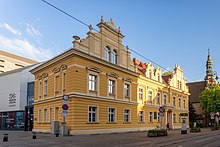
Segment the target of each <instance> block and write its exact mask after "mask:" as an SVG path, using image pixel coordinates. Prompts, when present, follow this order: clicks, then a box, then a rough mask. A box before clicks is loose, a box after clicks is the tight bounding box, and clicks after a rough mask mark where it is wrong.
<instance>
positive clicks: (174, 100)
mask: <svg viewBox="0 0 220 147" xmlns="http://www.w3.org/2000/svg"><path fill="white" fill-rule="evenodd" d="M173 106H174V107H175V106H176V97H175V96H174V97H173Z"/></svg>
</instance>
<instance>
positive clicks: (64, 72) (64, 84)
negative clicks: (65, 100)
mask: <svg viewBox="0 0 220 147" xmlns="http://www.w3.org/2000/svg"><path fill="white" fill-rule="evenodd" d="M65 91H66V71H63V72H62V94H64V93H65Z"/></svg>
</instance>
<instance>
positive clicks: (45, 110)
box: [44, 109, 47, 123]
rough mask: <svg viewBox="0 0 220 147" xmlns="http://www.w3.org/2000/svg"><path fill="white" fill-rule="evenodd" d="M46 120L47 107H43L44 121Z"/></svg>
mask: <svg viewBox="0 0 220 147" xmlns="http://www.w3.org/2000/svg"><path fill="white" fill-rule="evenodd" d="M45 122H47V109H44V123H45Z"/></svg>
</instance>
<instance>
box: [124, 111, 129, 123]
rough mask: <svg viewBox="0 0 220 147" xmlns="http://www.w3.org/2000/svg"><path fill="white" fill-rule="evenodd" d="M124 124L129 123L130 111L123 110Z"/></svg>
mask: <svg viewBox="0 0 220 147" xmlns="http://www.w3.org/2000/svg"><path fill="white" fill-rule="evenodd" d="M124 122H130V110H128V109H125V110H124Z"/></svg>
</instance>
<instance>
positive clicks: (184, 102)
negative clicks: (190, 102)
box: [183, 99, 186, 109]
mask: <svg viewBox="0 0 220 147" xmlns="http://www.w3.org/2000/svg"><path fill="white" fill-rule="evenodd" d="M183 108H184V109H185V108H186V100H185V99H184V100H183Z"/></svg>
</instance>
